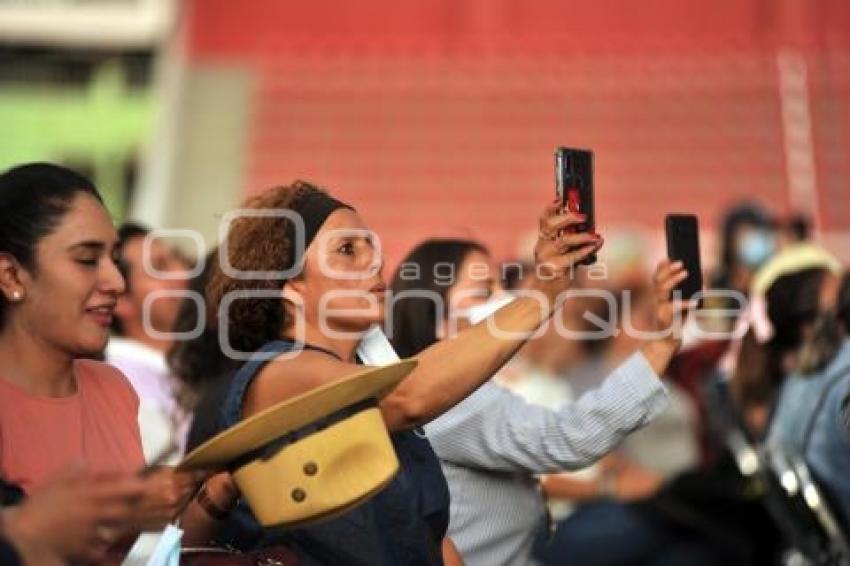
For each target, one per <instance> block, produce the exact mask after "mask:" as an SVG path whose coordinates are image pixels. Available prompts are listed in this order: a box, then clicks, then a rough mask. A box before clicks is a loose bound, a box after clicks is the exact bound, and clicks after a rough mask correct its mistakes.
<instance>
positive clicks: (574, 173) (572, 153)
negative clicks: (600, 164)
mask: <svg viewBox="0 0 850 566" xmlns="http://www.w3.org/2000/svg"><path fill="white" fill-rule="evenodd" d="M555 192H556V195H557V197H558V199H559V200H560V202H561V209H562V210H564V211H567V212H572V213H575V214H582V215H584V217H585V221H584V223H583V224H581V225H579V226H577V227H574V228H570V230H571V231H572V232H573V233H580V232H589V233H591V234H592V233H594V232H595V229H596V223H595V218H594V207H593V152H592V151H589V150H586V149H575V148H570V147H563V146H562V147H558V148H557V149H556V150H555ZM595 262H596V254H591V255H589V256H588V257H586V258H584V259H583V260H582V261H580V262H579V265H591V264H593V263H595Z"/></svg>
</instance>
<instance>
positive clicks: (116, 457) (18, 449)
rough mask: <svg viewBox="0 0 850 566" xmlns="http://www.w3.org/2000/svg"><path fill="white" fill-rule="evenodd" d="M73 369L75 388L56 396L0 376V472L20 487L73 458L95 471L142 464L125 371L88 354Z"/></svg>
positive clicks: (135, 407)
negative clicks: (43, 394)
mask: <svg viewBox="0 0 850 566" xmlns="http://www.w3.org/2000/svg"><path fill="white" fill-rule="evenodd" d="M0 371H2V369H1V368H0ZM74 374H75V375H76V378H77V392H76V393H74V394H73V395H70V396H68V397H60V398H55V397H39V396H34V395H30V394H29V393H27V392H25V391H22V390H21V389H19V388H18V387H17V386H15V385H13V384H12V383H10V382H8V381H6V380H4V379H2V378H0V477H3V479H4V480H6V481H8V482H12V483H14V484H17V485H19V486H20V487H22V488H23V489H24V491H28V492H29V491H32V490H33V489H37V488H38V487H39V486H41V485H42V484H44V483H45V482H46V481H48V480H50V479H51V478H52V477H53V476H55V475H56V474H58V473H61V472H62V471H63V470H64V469H67V467H68V466H69V465H71V464H73V463H75V462H83V463H85V466H86V468H87V469H88V470H90V471H91V472H94V473H108V472H132V471H134V470H137V469H139V468H141V467H142V466H143V465H144V456H143V455H142V441H141V436H140V434H139V424H138V421H137V415H138V411H139V399H138V397H136V393H135V392H134V391H133V388H132V387H131V386H130V384H129V382H128V381H127V379H126V378H125V377H124V375H123V374H122V373H121V372H120V371H118V370H117V369H115V368H114V367H112V366H109V365H106V364H103V363H100V362H95V361H91V360H77V361H76V362H74Z"/></svg>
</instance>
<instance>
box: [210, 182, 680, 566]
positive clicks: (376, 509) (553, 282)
mask: <svg viewBox="0 0 850 566" xmlns="http://www.w3.org/2000/svg"><path fill="white" fill-rule="evenodd" d="M292 213H295V214H292ZM581 221H582V218H581V217H580V215H576V214H569V213H567V214H562V213H559V211H558V206H557V204H555V203H553V204H551V205H549V206H548V207H547V208H546V209H545V211H544V213H543V215H542V216H541V218H540V237H539V239H538V242H537V245H536V248H535V252H536V258H537V266H538V269H537V276H536V278H535V280H534V283H533V286H532V287H533V289H534V290H535V291H537V292H538V293H539V296H540V297H545V301H543V302H544V303H545V305H541V302H539V301H537V300H534V299H533V298H529V297H526V298H520V299H517V300H516V301H514V302H513V303H511V304H510V305H507V306H505V307H503V308H502V309H500V310H499V311H498V312H497V313H496V314H495V315H493V317H492V319H491V321H490V323H491V325H495V327H496V328H498V329H500V330H502V331H503V332H495V333H494V332H491V331H490V329H489V328H488V325H487V324H480V325H477V326H473V327H472V328H469V329H467V330H465V331H463V332H461V333H459V334H458V335H457V336H456V337H455V338H454V339H452V340H445V341H442V342H439V343H437V344H435V345H433V346H432V347H430V348H427V349H426V350H424V351H423V352H421V353H420V354H419V355H418V356H417V359H418V361H419V365H418V367H417V369H416V370H414V371H413V372H412V373H411V374H410V375H409V376H408V377H407V378H406V379H405V380H404V381H402V382H401V384H400V385H399V386H397V387H396V389H395V390H394V391H393V392H391V393H390V394H389V395H388V396H387V397H385V398H384V400H383V401H381V403H380V405H379V407H380V409H381V412H382V414H383V417H384V420H385V422H386V425H387V428H388V429H389V430H390V431H391V432H392V437H393V444H394V447H395V449H396V452H397V454H398V457H399V460H400V462H401V469H400V472H399V474H398V475H397V476H396V478H395V479H394V480H393V481H392V482H391V483H390V484H389V486H388V487H387V488H386V489H385V490H384V491H382V492H381V493H379V494H378V495H377V496H375V497H374V498H373V499H371V500H369V501H367V502H366V503H364V504H363V505H361V506H359V507H357V508H355V509H354V510H352V511H350V512H348V513H346V514H345V515H343V516H341V517H338V518H336V519H333V520H331V521H328V522H325V523H322V524H320V525H316V526H311V527H306V528H301V529H295V530H290V531H285V532H283V533H274V532H264V531H263V530H262V529H261V528H259V526H258V525H257V523H256V521H254V520H253V517H251V516H250V512H249V511H248V510H247V509H246V508H244V507H242V506H240V507H238V508H237V509H238V512H237V513H235V516H233V517H232V519H233V520H232V521H230V522H229V524H228V527H229V528H228V529H227V530H228V531H229V532H230V533H231V534H232V533H234V532H235V533H237V535H236V536H235V538H232V539H231V540H230V541H227V542H230V543H236V544H238V545H241V546H243V547H245V546H248V547H252V546H253V547H256V546H262V545H268V544H281V543H284V544H288V545H289V546H291V547H293V548H295V549H296V550H297V551H298V552H299V554H300V558H301V559H302V563H307V564H310V563H313V561H316V562H317V563H322V564H335V565H339V564H364V565H366V564H368V565H372V564H423V565H424V564H441V563H442V562H443V556H444V555H446V554H445V553H449V552H450V551H451V545H450V543H446V542H445V541H444V540H443V539H444V535H445V532H446V528H447V525H448V510H449V500H448V489H447V486H446V483H445V479H444V478H443V475H442V472H441V471H440V466H439V463H438V461H437V459H436V457H435V456H434V453H433V451H432V450H431V447H430V444H429V443H428V440H427V438H425V436H424V434H422V433H421V431H420V430H419V429H418V428H417V427H419V426H420V425H422V424H424V423H427V422H429V421H430V420H432V419H433V418H435V417H437V416H439V415H440V414H442V413H443V412H445V411H446V410H448V409H449V408H451V407H452V406H453V405H455V404H456V403H458V402H459V401H460V400H462V399H463V398H465V397H466V396H467V395H469V394H470V393H472V392H473V391H474V390H475V389H476V388H477V387H478V386H479V385H481V384H482V383H483V382H484V381H486V380H487V379H488V378H489V377H490V376H492V375H493V374H494V373H495V372H496V371H497V370H498V369H499V368H500V367H501V365H502V364H504V363H505V361H506V360H507V359H509V358H510V357H511V356H512V355H513V354H514V352H515V351H516V350H517V348H519V347H520V346H521V345H522V343H523V342H524V341H525V338H527V336H528V334H530V333H532V332H533V331H534V330H536V329H537V328H538V327H539V326H540V325H541V324H542V323H544V322H545V321H546V320H547V319H548V317H549V316H550V315H551V313H552V312H553V310H554V309H555V305H556V302H557V301H556V299H557V297H558V295H559V294H560V293H562V292H563V291H565V290H566V289H568V288H569V286H570V282H571V272H572V269H573V268H574V266H575V265H576V264H578V263H579V262H580V261H581V260H582V259H584V258H585V257H587V256H588V255H590V254H591V253H594V252H596V251H597V250H598V249H599V248H600V247H601V245H602V239H601V238H600V237H599V236H596V235H594V234H586V233H571V232H570V231H569V230H566V228H569V227H571V226H574V225H577V224H579V223H580V222H581ZM301 223H303V224H301ZM302 243H303V247H301V245H302ZM222 244H223V245H222V253H221V261H220V262H219V263H220V265H218V266H216V267H215V268H214V270H213V274H212V278H211V280H210V283H209V285H208V287H207V300H208V308H209V311H210V312H209V314H210V316H209V318H208V320H211V321H214V322H213V324H217V325H220V327H221V325H226V328H221V331H222V336H226V338H227V341H228V344H227V345H226V346H227V348H226V349H230V350H231V352H230V353H231V354H236V355H250V354H251V353H257V352H262V353H263V354H265V357H266V358H274V363H265V364H264V363H252V362H249V363H248V364H246V365H245V366H243V368H242V370H240V371H239V372H238V373H237V374H236V376H234V378H233V381H232V383H231V386H230V390H229V391H228V394H227V398H226V399H224V400H223V405H222V406H223V411H222V417H223V418H222V425H223V426H232V425H233V424H235V423H236V422H238V421H239V420H240V419H241V418H244V417H247V416H250V415H253V414H255V413H257V412H259V411H261V410H263V409H265V408H267V407H269V406H271V405H274V404H276V403H278V402H280V401H282V400H284V399H287V398H290V397H293V396H295V395H298V394H300V393H303V392H305V391H308V390H310V389H313V388H315V387H318V386H321V385H323V384H326V383H329V382H332V381H334V380H337V379H340V378H342V377H344V376H347V375H351V374H352V373H354V372H356V371H358V369H359V367H358V366H357V365H356V361H355V351H356V348H357V346H358V343H359V342H360V340H361V338H362V336H363V335H364V334H365V333H366V331H367V330H368V329H369V328H370V327H371V326H372V325H373V324H376V323H383V321H384V295H385V291H386V285H385V283H384V282H383V279H382V277H381V267H382V259H381V257H380V254H379V252H377V251H376V249H375V247H374V245H373V244H374V242H373V240H372V238H371V236H370V235H369V232H368V231H367V228H366V225H365V224H364V223H363V220H362V219H361V218H360V216H359V215H358V213H357V212H355V210H354V209H353V208H351V207H350V206H348V205H346V204H344V203H341V202H339V201H337V200H335V199H333V198H331V197H330V196H328V195H327V194H326V193H325V192H323V191H322V190H320V189H318V188H316V187H314V186H312V185H310V184H308V183H304V182H296V183H294V184H293V185H291V186H285V187H276V188H273V189H271V190H269V191H267V192H265V193H264V194H262V195H260V196H259V197H257V198H255V199H253V200H252V201H250V202H249V203H248V211H247V212H246V213H243V214H242V215H241V217H239V218H237V219H236V220H234V221H233V222H232V224H231V225H230V229H229V232H228V234H227V239H226V241H225V242H222ZM299 248H300V249H301V250H303V254H301V253H299ZM287 271H290V272H289V273H288V272H287ZM667 277H668V278H669V281H670V282H671V283H672V284H675V283H676V282H678V280H680V277H681V273H676V272H675V271H670V273H668V275H667ZM269 296H271V298H269ZM236 297H239V300H236V301H233V299H234V298H236ZM281 297H282V298H281ZM222 306H226V308H221V307H222ZM541 307H543V308H541ZM672 310H673V305H670V311H671V313H672ZM671 318H672V317H671ZM294 351H298V355H297V356H293V355H291V353H292V352H294ZM285 354H289V355H285ZM671 355H672V352H671V351H667V350H666V349H664V348H659V349H657V350H652V351H649V352H647V358H648V361H649V363H650V364H651V365H652V367H653V369H654V370H655V371H656V372H660V371H661V370H662V369H663V368H664V366H665V365H666V364H667V362H668V361H669V358H670V356H671ZM212 503H213V504H216V503H220V502H215V501H214V502H212ZM220 506H222V507H224V506H223V505H220ZM219 511H224V509H219ZM219 515H220V514H219Z"/></svg>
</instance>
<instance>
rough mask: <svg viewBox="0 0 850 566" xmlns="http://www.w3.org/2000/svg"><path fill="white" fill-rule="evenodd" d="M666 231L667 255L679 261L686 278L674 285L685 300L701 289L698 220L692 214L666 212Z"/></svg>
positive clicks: (671, 259) (672, 259)
mask: <svg viewBox="0 0 850 566" xmlns="http://www.w3.org/2000/svg"><path fill="white" fill-rule="evenodd" d="M664 227H665V231H666V232H667V257H668V258H670V261H681V262H682V263H684V264H685V269H687V270H688V278H687V279H685V280H684V281H682V282H681V283H679V284H678V285H676V288H675V289H673V291H674V292H676V291H678V292H680V293H681V295H682V299H684V300H687V299H690V298H691V297H693V296H694V295H695V294H696V293H698V292H699V291H701V290H702V268H701V267H700V261H699V221H698V220H697V217H696V216H694V215H693V214H668V215H667V216H666V217H665V219H664Z"/></svg>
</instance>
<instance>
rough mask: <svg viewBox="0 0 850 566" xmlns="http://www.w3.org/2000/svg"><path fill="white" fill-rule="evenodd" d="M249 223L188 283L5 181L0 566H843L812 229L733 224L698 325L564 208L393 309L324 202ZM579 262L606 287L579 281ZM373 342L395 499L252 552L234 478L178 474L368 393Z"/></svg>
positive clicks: (0, 200) (373, 252)
mask: <svg viewBox="0 0 850 566" xmlns="http://www.w3.org/2000/svg"><path fill="white" fill-rule="evenodd" d="M542 194H545V191H542ZM243 209H244V210H248V211H252V210H253V211H268V210H275V211H284V212H286V213H285V214H272V215H269V214H243V215H241V216H239V217H238V218H236V219H235V220H233V221H232V222H231V223H230V224H229V228H228V231H227V233H226V240H225V241H222V242H220V247H217V248H215V249H213V250H211V251H210V252H209V254H208V255H207V256H205V257H204V258H199V259H200V261H202V263H203V265H202V266H201V267H203V269H200V270H195V269H194V267H195V265H196V262H195V261H193V260H192V259H191V258H187V257H185V256H184V255H182V254H181V253H180V252H179V251H178V250H177V249H172V248H170V247H169V246H168V245H167V244H166V243H165V242H164V241H162V240H160V239H157V238H153V237H151V236H152V233H151V230H150V229H149V228H147V227H145V226H143V225H140V224H136V223H132V222H130V223H125V224H124V225H122V226H121V227H120V228H118V229H117V230H116V229H115V227H114V226H113V222H112V220H111V218H110V216H109V214H108V212H107V210H106V209H105V207H104V205H103V202H102V200H101V198H100V196H99V194H98V192H97V190H96V189H95V187H94V186H93V184H92V183H91V182H90V181H89V180H88V179H86V178H84V177H82V176H80V175H79V174H77V173H75V172H73V171H71V170H68V169H66V168H64V167H60V166H57V165H52V164H47V163H33V164H26V165H21V166H18V167H15V168H12V169H10V170H8V171H6V172H5V173H3V174H2V175H0V391H2V394H0V481H2V488H3V491H2V504H3V507H2V514H0V517H2V519H0V563H2V564H6V563H9V564H65V563H74V564H77V563H95V564H100V563H120V562H121V560H122V559H123V558H124V557H125V556H126V554H127V552H128V551H129V549H130V548H131V547H132V546H133V544H134V542H135V541H136V539H137V537H138V535H139V534H140V533H142V532H150V531H154V532H155V531H161V530H162V529H163V528H164V527H165V526H166V525H169V524H172V523H178V524H179V526H180V529H182V545H183V546H184V547H209V548H221V549H227V552H228V553H238V552H241V553H251V552H256V551H258V550H260V549H285V550H286V559H285V560H286V561H287V562H292V563H298V564H332V565H346V564H348V565H361V564H362V565H377V564H389V565H419V564H421V565H432V564H447V565H456V564H470V565H473V566H474V565H483V566H489V565H494V564H507V565H514V564H546V565H550V564H552V565H554V564H566V565H572V564H577V565H581V566H585V565H595V564H600V565H603V564H608V565H620V564H650V565H663V564H709V565H710V564H782V563H785V562H784V561H787V560H788V559H789V557H790V556H791V555H793V554H794V553H799V554H800V555H801V556H805V558H806V559H809V560H815V561H817V560H820V559H823V560H841V557H840V556H839V557H837V558H836V553H837V552H839V551H840V548H838V547H837V546H836V544H837V543H836V540H840V539H841V536H842V533H844V534H846V532H847V529H848V526H850V474H847V470H848V469H849V468H848V466H850V277H848V276H847V275H845V270H844V266H843V265H842V264H841V263H840V262H839V261H838V260H837V259H836V258H835V257H834V256H832V255H831V254H830V253H829V252H828V251H827V250H825V249H824V248H822V247H821V246H819V245H818V244H817V243H816V242H815V241H814V240H813V236H812V233H811V229H810V228H809V226H808V225H807V223H806V221H805V219H802V218H793V219H790V220H787V221H780V220H778V219H776V218H773V217H771V215H770V214H768V213H767V212H766V211H764V210H762V209H761V208H759V207H758V206H756V205H752V204H748V205H744V206H740V207H737V208H736V209H734V210H731V211H730V212H729V213H728V215H727V217H726V218H725V220H724V222H723V223H722V230H721V238H720V254H719V259H718V261H717V268H716V273H715V274H714V276H713V277H711V278H710V284H709V285H708V287H709V288H710V289H714V290H720V291H725V293H723V294H717V295H712V294H711V293H708V294H706V296H705V297H704V298H703V299H702V300H701V301H696V300H681V298H680V297H678V296H677V295H676V294H675V293H674V292H673V291H674V289H675V288H676V286H677V285H678V284H679V283H680V282H682V281H683V280H684V279H685V278H686V277H687V271H686V269H685V267H684V265H682V264H681V263H680V262H672V261H670V260H662V261H661V262H660V263H659V264H658V265H657V267H656V268H655V269H654V271H653V270H652V269H650V268H649V267H648V265H649V260H648V257H647V248H648V246H646V245H644V244H643V243H642V242H641V241H640V238H638V237H636V236H634V235H630V234H626V235H621V236H619V237H617V236H611V237H610V238H609V241H608V242H605V241H604V239H603V238H602V237H601V236H600V235H597V234H594V233H586V232H583V231H581V230H580V227H581V225H582V222H583V221H584V218H583V217H582V216H581V214H579V213H576V212H569V211H564V210H563V209H562V208H561V207H560V204H559V203H557V202H555V203H550V204H548V205H546V206H545V207H542V212H541V214H540V217H539V219H538V234H537V237H536V241H535V244H534V246H533V249H532V250H528V256H527V257H525V258H521V261H514V262H509V263H508V264H505V265H500V264H498V263H497V261H496V258H494V257H493V256H492V255H491V254H490V252H489V251H488V249H487V246H486V243H485V242H479V241H473V240H465V239H425V240H424V241H423V242H422V243H421V244H419V245H418V246H416V248H415V249H413V250H412V251H411V252H410V253H409V254H408V255H407V256H406V257H405V258H404V259H403V260H402V262H401V263H400V265H399V267H398V268H397V270H396V272H395V273H394V274H393V276H392V277H390V278H388V279H389V281H386V280H385V276H384V273H383V258H381V257H380V255H379V252H378V251H377V248H376V246H375V245H374V242H373V239H372V236H371V235H370V234H371V233H370V232H369V230H368V227H367V225H366V224H365V223H364V222H363V220H362V217H361V216H360V214H359V213H358V211H357V210H356V209H355V208H354V206H353V205H351V204H347V203H345V202H342V201H340V200H337V199H336V198H334V197H333V196H331V194H329V193H328V192H327V191H325V190H323V189H321V188H319V187H316V186H314V185H312V184H310V183H307V182H303V181H296V182H294V183H293V184H291V185H286V186H278V187H273V188H271V189H268V190H267V191H265V192H263V193H261V194H259V195H258V196H256V197H254V198H252V199H251V200H249V201H248V202H246V203H245V204H244V206H243ZM293 218H298V219H299V221H297V222H296V221H294V220H293ZM423 236H427V235H423ZM593 254H598V255H599V261H600V263H602V264H604V265H605V266H606V268H607V271H606V273H607V277H606V278H604V279H602V280H600V279H597V278H593V277H589V276H588V271H587V270H586V268H583V267H579V265H580V264H581V263H582V262H583V260H585V259H586V258H587V257H589V256H591V255H593ZM411 267H413V269H412V268H411ZM193 271H197V272H198V273H197V275H195V276H192V272H193ZM270 273H271V274H274V275H273V276H270V275H268V274H270ZM246 274H248V275H246ZM251 274H253V275H251ZM257 274H263V275H262V276H259V275H257ZM447 274H450V276H447ZM190 295H191V296H190ZM738 296H740V297H746V298H747V299H748V300H747V301H744V302H743V303H741V305H740V306H742V307H745V308H742V309H739V310H735V309H733V308H732V307H733V306H734V304H733V303H734V300H735V297H738ZM196 297H200V298H201V299H200V304H199V301H198V300H197V298H196ZM233 297H239V300H238V301H237V300H232V299H233ZM199 307H200V308H199ZM199 324H200V327H199ZM375 326H380V327H381V328H382V329H383V330H384V332H386V334H387V337H388V338H389V340H390V343H391V344H392V347H393V349H394V350H395V352H396V353H397V354H398V355H399V356H400V357H402V358H414V359H415V360H417V362H418V364H417V366H416V367H415V369H413V370H412V371H411V372H410V374H409V375H408V376H407V377H405V378H404V379H403V380H402V381H401V382H400V383H399V384H398V385H397V386H395V387H394V388H393V389H392V391H390V392H389V393H388V394H387V395H386V396H384V397H383V398H382V399H381V400H380V401H378V405H377V406H378V408H379V410H380V413H381V415H382V417H383V421H384V424H385V426H386V429H387V430H388V431H389V434H390V439H391V442H392V447H393V449H394V451H395V453H396V455H397V457H398V460H399V471H398V473H397V474H396V475H395V476H394V477H393V479H392V480H391V481H390V482H389V483H388V484H387V485H386V486H385V487H383V489H381V490H380V491H379V492H378V493H377V494H375V495H374V496H372V497H369V498H368V499H366V500H365V501H362V502H360V503H359V504H358V505H355V506H353V507H351V508H350V509H347V510H346V511H345V512H343V513H341V514H337V515H335V516H330V517H323V518H322V520H320V521H315V522H311V523H309V524H304V525H297V526H295V527H292V528H285V529H281V528H269V527H265V526H263V525H262V524H261V522H260V521H258V519H257V517H256V516H255V515H254V512H253V511H252V509H251V507H250V505H248V504H247V503H246V501H245V500H244V498H243V497H241V494H240V490H239V487H238V486H237V485H236V482H234V480H233V478H232V476H231V473H230V471H231V470H232V468H229V469H215V470H203V471H187V470H184V469H182V468H180V467H175V466H174V464H176V463H177V462H179V461H180V458H181V456H183V455H185V454H187V453H189V452H191V451H192V450H193V449H195V448H197V447H198V446H201V445H203V444H204V443H205V442H207V441H209V440H210V439H212V438H214V437H215V436H216V435H217V434H219V433H221V432H223V431H225V430H228V429H230V428H231V427H233V426H234V425H237V424H238V423H239V422H240V421H243V420H245V419H247V418H250V417H252V416H254V415H258V414H260V413H262V412H263V411H265V410H266V409H268V408H270V407H273V406H275V405H277V404H279V403H281V402H282V401H286V400H288V399H292V398H294V397H296V396H299V395H302V394H305V393H307V392H310V391H313V390H316V389H317V388H321V387H324V386H327V385H328V384H331V383H335V382H338V381H339V380H341V379H343V378H345V377H346V376H350V375H352V374H355V373H357V372H358V371H359V370H361V369H362V368H363V364H364V360H363V359H361V358H362V356H358V346H359V345H360V343H361V340H362V339H363V337H364V335H366V333H367V332H370V331H371V330H373V329H374V328H375ZM604 329H607V332H601V330H604ZM234 353H238V354H239V355H234ZM293 354H295V355H293ZM782 462H785V463H789V462H790V463H791V464H790V466H791V467H790V468H786V469H785V471H787V470H788V469H792V470H794V471H795V473H796V474H797V475H796V476H795V477H797V478H798V480H799V481H801V482H802V481H805V480H806V478H808V474H810V476H811V478H813V479H812V483H811V486H812V489H815V490H816V492H817V493H818V494H819V495H820V498H821V500H820V506H819V507H817V509H813V508H812V509H809V511H810V513H809V514H807V512H806V509H801V508H800V507H799V505H798V506H796V507H795V506H794V501H793V498H794V493H793V490H792V489H790V487H789V486H788V484H787V479H785V481H784V482H783V479H784V478H785V476H783V475H782V473H781V470H780V472H777V471H776V469H778V467H779V464H780V463H782ZM777 477H778V478H779V479H778V480H776V478H777ZM773 480H776V481H773ZM809 503H811V502H809ZM824 517H826V519H824ZM830 521H833V522H830ZM824 525H826V526H824ZM831 525H832V526H835V525H837V530H835V531H833V530H830V526H831ZM814 539H817V541H818V542H816V543H812V542H811V541H812V540H814ZM230 555H233V554H230ZM824 557H826V558H824ZM845 558H848V557H845ZM823 563H829V562H823ZM833 563H835V564H839V563H840V562H833Z"/></svg>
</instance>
